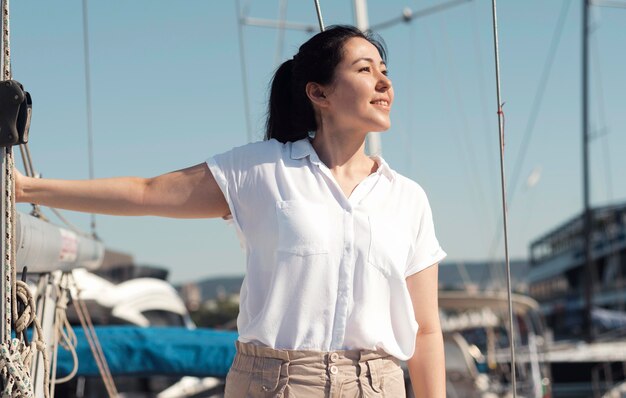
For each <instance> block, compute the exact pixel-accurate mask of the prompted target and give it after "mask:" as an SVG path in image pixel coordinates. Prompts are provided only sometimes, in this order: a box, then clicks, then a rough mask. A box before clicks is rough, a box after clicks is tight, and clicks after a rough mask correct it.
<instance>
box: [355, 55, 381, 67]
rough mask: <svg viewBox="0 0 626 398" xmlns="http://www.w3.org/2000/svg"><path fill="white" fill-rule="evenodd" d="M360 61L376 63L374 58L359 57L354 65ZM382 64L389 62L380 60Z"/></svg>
mask: <svg viewBox="0 0 626 398" xmlns="http://www.w3.org/2000/svg"><path fill="white" fill-rule="evenodd" d="M359 61H367V62H369V63H370V64H373V63H374V60H373V59H372V58H367V57H361V58H359V59H357V60H355V61H354V62H353V63H352V65H354V64H356V63H357V62H359ZM380 65H385V66H387V64H386V63H385V61H380Z"/></svg>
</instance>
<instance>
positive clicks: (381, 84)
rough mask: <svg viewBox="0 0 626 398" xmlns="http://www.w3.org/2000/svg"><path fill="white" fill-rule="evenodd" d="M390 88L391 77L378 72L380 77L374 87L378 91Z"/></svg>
mask: <svg viewBox="0 0 626 398" xmlns="http://www.w3.org/2000/svg"><path fill="white" fill-rule="evenodd" d="M390 88H391V79H389V77H387V75H384V74H382V73H381V74H380V78H379V80H378V84H377V85H376V89H377V90H378V91H387V90H389V89H390Z"/></svg>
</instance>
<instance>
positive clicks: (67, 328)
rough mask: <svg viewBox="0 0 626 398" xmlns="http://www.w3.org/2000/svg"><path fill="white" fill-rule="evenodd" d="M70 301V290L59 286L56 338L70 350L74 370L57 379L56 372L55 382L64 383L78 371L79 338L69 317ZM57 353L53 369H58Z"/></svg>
mask: <svg viewBox="0 0 626 398" xmlns="http://www.w3.org/2000/svg"><path fill="white" fill-rule="evenodd" d="M63 279H65V280H66V281H67V278H66V277H65V275H63V277H62V281H61V284H62V282H63ZM68 303H69V290H68V288H67V287H66V286H57V304H56V309H55V322H54V325H55V338H56V342H57V343H58V345H60V346H61V347H63V348H64V349H65V350H66V351H69V352H70V354H71V355H72V363H73V367H72V371H71V372H70V373H69V374H67V375H66V376H64V377H62V378H60V379H56V373H55V377H54V380H53V383H54V384H62V383H65V382H67V381H69V380H71V379H72V378H73V377H74V376H75V375H76V373H77V372H78V355H77V354H76V345H77V344H78V339H77V338H76V333H74V329H73V328H72V325H70V322H69V321H68V319H67V304H68ZM56 355H57V353H56V352H55V358H54V367H53V370H54V369H56V362H57V359H56Z"/></svg>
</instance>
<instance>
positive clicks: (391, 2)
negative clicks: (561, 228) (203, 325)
mask: <svg viewBox="0 0 626 398" xmlns="http://www.w3.org/2000/svg"><path fill="white" fill-rule="evenodd" d="M565 1H566V2H567V1H569V3H570V5H569V11H568V14H567V16H566V19H565V24H564V28H563V35H562V39H561V42H560V45H559V47H558V49H557V51H556V53H555V58H554V64H553V68H552V73H551V75H550V78H549V79H548V80H547V83H546V84H545V86H544V88H545V95H544V97H543V102H542V107H541V109H540V111H539V113H538V116H537V119H536V124H535V128H534V130H533V133H532V139H531V140H530V142H529V145H528V150H527V153H526V156H525V157H524V162H523V163H522V167H521V168H520V169H519V175H520V178H519V179H518V187H517V189H515V191H514V192H512V190H511V189H510V190H509V192H510V196H509V200H510V208H509V210H510V251H511V254H512V256H513V257H518V258H519V257H525V256H526V255H527V252H528V243H529V241H531V240H532V239H534V238H536V237H537V236H539V235H541V234H542V233H544V232H546V231H547V230H549V229H550V228H552V227H554V226H556V225H557V224H559V223H561V222H563V221H565V220H566V219H568V218H570V217H572V216H574V215H575V214H577V213H578V212H580V210H581V207H582V188H581V138H580V136H581V127H580V125H581V117H580V92H581V90H580V59H581V57H580V28H581V4H582V1H573V0H571V1H570V0H565ZM11 3H12V4H11V6H12V9H11V17H12V19H11V29H12V64H13V73H14V78H15V79H17V80H19V81H21V82H22V83H23V84H24V85H25V86H26V88H27V89H28V90H29V91H30V92H31V94H32V96H33V101H34V107H33V108H34V111H33V121H32V127H31V142H30V148H31V151H32V154H33V158H34V162H35V167H36V169H37V170H38V171H40V172H42V173H43V174H44V176H46V177H51V178H76V179H80V178H86V177H87V176H88V168H87V165H88V162H87V138H86V133H85V131H86V111H85V84H84V65H83V33H82V32H83V31H82V9H81V1H78V0H73V1H61V2H50V1H43V0H32V1H28V2H25V1H16V0H14V1H12V2H11ZM246 3H247V4H249V7H248V15H249V16H251V17H258V18H269V19H276V18H277V17H278V13H279V10H278V4H279V2H278V1H263V2H261V1H249V2H245V1H243V0H242V4H246ZM439 3H441V2H436V1H413V2H411V1H410V0H407V1H400V0H385V1H382V0H381V1H370V2H369V5H368V6H369V19H370V23H371V24H376V23H379V22H382V21H386V20H387V19H390V18H393V17H396V16H398V15H399V14H400V12H401V11H402V9H403V8H404V7H407V6H408V7H411V8H413V9H414V10H419V9H424V8H427V7H430V6H433V5H436V4H439ZM563 4H564V3H563V1H560V0H549V1H546V0H527V1H523V2H522V1H513V0H507V1H499V2H498V12H499V34H500V49H501V81H502V95H503V100H504V101H505V102H506V105H505V108H504V109H505V113H506V132H505V134H506V167H507V176H508V178H509V183H511V181H510V180H511V178H512V175H513V174H514V169H515V163H516V159H517V157H518V153H519V151H520V148H521V146H522V142H523V139H524V138H523V137H524V136H525V134H526V130H527V124H528V122H529V117H530V114H531V109H532V104H533V99H534V97H535V95H536V92H537V90H538V89H539V85H540V77H541V74H542V71H543V69H544V65H545V63H546V59H547V57H548V52H549V47H550V42H551V40H552V37H553V33H554V31H555V27H556V24H557V20H558V18H559V15H560V14H561V10H562V9H563ZM321 5H322V9H323V12H324V19H325V22H326V23H327V24H335V23H353V22H354V19H353V12H352V2H351V1H349V0H343V1H324V0H322V1H321ZM490 6H491V1H489V0H474V1H471V2H468V3H466V4H463V5H460V6H457V7H455V8H454V9H450V10H447V11H443V12H440V13H438V14H435V15H429V16H426V17H423V18H420V19H418V20H415V21H414V22H413V23H412V24H410V25H406V24H401V25H397V26H395V27H392V28H389V29H385V30H383V31H381V32H380V33H381V35H382V36H383V38H384V39H385V41H386V42H387V45H388V48H389V53H390V56H389V69H390V73H391V78H392V80H393V82H394V86H395V90H396V101H395V104H394V109H393V111H392V124H393V126H392V128H391V130H390V131H388V132H386V133H385V134H384V136H383V138H382V142H383V156H384V157H385V159H386V160H387V161H388V162H389V163H390V164H391V166H392V167H393V168H395V169H396V170H397V171H399V172H400V173H402V174H405V175H407V176H409V177H410V178H413V179H415V180H416V181H418V182H419V183H420V184H421V185H422V186H423V187H424V188H425V189H426V191H427V193H428V195H429V197H430V201H431V204H432V207H433V212H434V215H435V224H436V229H437V234H438V237H439V240H440V242H441V244H442V245H443V247H444V248H445V249H446V251H447V252H448V254H449V259H451V260H477V259H478V260H482V259H490V258H501V257H503V249H502V245H500V246H498V248H497V250H492V249H491V247H492V242H493V240H494V233H495V229H496V227H497V228H498V229H501V227H500V226H498V224H497V223H498V221H499V219H500V215H501V205H500V193H499V192H500V191H499V190H500V178H499V171H498V167H499V160H498V136H497V116H496V99H495V83H494V61H493V42H492V26H491V10H490ZM235 13H236V11H235V5H234V2H230V1H200V0H184V1H177V2H172V1H162V0H133V1H120V0H110V1H106V2H102V1H91V2H90V4H89V24H90V32H89V34H90V49H91V77H92V102H93V126H94V135H95V157H94V161H95V173H96V176H97V177H109V176H119V175H138V176H154V175H158V174H160V173H163V172H167V171H170V170H175V169H179V168H183V167H187V166H190V165H193V164H196V163H199V162H202V161H204V160H205V159H206V158H207V157H209V156H211V155H212V154H215V153H219V152H222V151H225V150H227V149H229V148H230V147H232V146H236V145H241V144H244V143H245V142H246V141H247V138H246V123H245V112H244V100H243V89H242V79H241V64H240V58H239V47H238V39H237V23H236V16H235V15H236V14H235ZM287 20H289V21H297V22H304V23H310V24H316V23H317V20H316V15H315V10H314V6H313V1H306V2H302V1H300V2H295V1H292V2H289V4H288V8H287ZM625 26H626V9H611V8H602V9H599V8H595V9H594V13H593V27H594V29H595V30H594V34H593V38H592V52H591V54H592V56H593V62H592V96H591V102H592V112H591V126H592V128H593V129H594V130H595V131H596V138H595V139H594V140H593V143H592V147H591V164H592V181H593V184H592V204H594V205H601V204H606V203H610V202H620V201H624V200H626V184H625V183H624V177H623V170H626V156H624V151H625V150H626V131H625V130H626V116H625V113H624V112H623V109H624V105H625V102H626V100H625V98H624V97H625V94H624V93H626V74H624V73H623V66H624V64H625V61H626V59H625V56H624V54H626V51H625V50H626V44H625V43H626V28H625ZM308 36H309V35H308V34H307V33H304V32H297V31H288V32H286V34H285V42H284V46H283V48H282V49H280V50H279V49H278V48H277V43H278V32H277V31H276V30H272V29H266V28H256V27H245V28H244V42H245V53H246V59H247V63H246V66H247V71H248V77H249V80H248V81H249V87H250V105H251V116H250V117H251V121H252V125H253V128H254V131H255V133H254V135H255V138H256V139H260V137H262V129H263V123H264V114H265V103H266V93H267V85H268V82H269V79H270V77H271V75H272V72H273V70H274V68H275V67H276V58H277V54H278V56H279V57H280V59H286V58H289V57H291V56H292V55H293V54H294V52H295V51H296V49H297V47H298V45H299V44H300V43H302V42H303V41H305V40H306V39H307V38H308ZM535 169H537V170H538V169H540V170H541V178H540V179H539V181H538V183H537V184H536V185H534V187H532V188H529V187H527V186H525V181H526V179H527V177H528V176H529V175H530V173H531V172H532V171H533V170H535ZM21 209H22V210H25V211H28V207H27V206H24V207H21ZM66 216H67V217H68V218H70V219H71V220H72V221H73V222H75V223H76V224H78V225H79V226H81V227H82V228H84V229H85V230H88V229H89V216H86V215H81V214H76V213H67V214H66ZM51 218H53V217H51ZM97 220H98V234H99V235H100V236H101V237H102V238H103V240H104V241H105V243H106V244H107V246H109V247H111V248H115V249H118V250H122V251H126V252H129V253H131V254H133V255H134V256H135V258H136V260H137V262H138V263H140V264H152V265H160V266H164V267H166V268H169V269H170V270H171V279H172V280H173V281H174V282H182V281H188V280H194V279H200V278H203V277H208V276H217V275H233V274H241V273H243V271H244V257H243V254H242V252H241V250H240V248H239V244H238V241H237V239H236V236H235V232H234V230H233V229H232V228H230V227H228V226H226V225H225V223H224V222H222V221H221V220H167V219H158V218H153V217H145V218H123V217H104V216H100V217H98V219H97ZM500 242H501V240H500Z"/></svg>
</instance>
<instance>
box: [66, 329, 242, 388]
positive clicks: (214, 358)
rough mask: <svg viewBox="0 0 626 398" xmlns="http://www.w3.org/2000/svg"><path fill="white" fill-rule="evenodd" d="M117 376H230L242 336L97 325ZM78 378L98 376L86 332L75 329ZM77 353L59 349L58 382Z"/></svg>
mask: <svg viewBox="0 0 626 398" xmlns="http://www.w3.org/2000/svg"><path fill="white" fill-rule="evenodd" d="M95 330H96V334H97V336H98V339H99V340H100V344H101V345H102V351H103V352H104V356H105V357H106V359H107V362H108V365H109V369H110V370H111V374H112V375H113V376H116V375H126V376H140V375H176V376H197V377H208V376H213V377H222V378H223V377H226V374H227V373H228V369H229V368H230V365H231V364H232V362H233V359H234V358H235V341H236V340H237V333H236V332H231V331H223V330H213V329H193V330H192V329H186V328H182V327H149V328H142V327H136V326H98V327H96V328H95ZM74 332H76V337H77V338H78V345H77V347H76V353H77V355H78V361H79V366H78V375H79V376H98V375H99V372H98V367H97V366H96V362H95V360H94V359H93V355H92V353H91V350H90V349H89V344H88V343H87V340H86V338H85V333H84V332H83V329H82V328H80V327H77V328H74ZM72 368H73V362H72V355H71V354H70V353H69V351H66V350H65V349H63V348H62V347H59V352H58V360H57V378H61V377H63V376H65V375H67V374H69V373H70V372H71V370H72Z"/></svg>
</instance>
